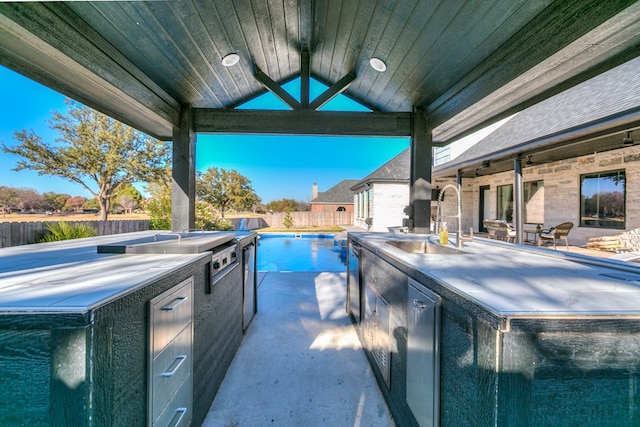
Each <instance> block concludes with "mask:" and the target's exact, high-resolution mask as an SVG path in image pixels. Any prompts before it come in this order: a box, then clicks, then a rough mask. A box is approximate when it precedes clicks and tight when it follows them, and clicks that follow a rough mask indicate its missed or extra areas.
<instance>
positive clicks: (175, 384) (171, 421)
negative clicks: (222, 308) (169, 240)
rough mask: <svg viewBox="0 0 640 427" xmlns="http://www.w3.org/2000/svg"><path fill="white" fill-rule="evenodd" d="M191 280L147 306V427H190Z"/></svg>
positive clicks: (191, 369) (191, 359) (191, 355)
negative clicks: (148, 426) (188, 426)
mask: <svg viewBox="0 0 640 427" xmlns="http://www.w3.org/2000/svg"><path fill="white" fill-rule="evenodd" d="M192 296H193V278H189V279H187V280H185V281H183V282H181V283H179V284H177V285H176V286H174V287H173V288H171V289H169V290H168V291H166V292H164V293H163V294H161V295H158V296H157V297H155V298H153V299H152V300H151V301H150V305H149V359H148V360H149V370H148V421H147V422H148V425H150V426H163V427H164V426H172V427H175V426H187V425H189V424H191V418H192V415H191V412H192V385H193V384H192V383H193V380H192V375H193V298H192Z"/></svg>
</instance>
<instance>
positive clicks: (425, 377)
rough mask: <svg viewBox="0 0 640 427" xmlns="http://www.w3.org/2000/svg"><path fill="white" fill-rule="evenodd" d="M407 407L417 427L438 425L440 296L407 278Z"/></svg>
mask: <svg viewBox="0 0 640 427" xmlns="http://www.w3.org/2000/svg"><path fill="white" fill-rule="evenodd" d="M408 291H409V292H408V298H407V324H408V336H407V404H408V405H409V408H411V412H413V416H414V417H415V418H416V420H417V421H418V424H419V425H420V427H426V426H438V425H439V424H440V296H439V295H437V294H435V293H433V292H431V291H429V290H428V289H426V288H424V287H423V286H421V285H420V284H418V282H416V281H414V280H413V279H409V286H408Z"/></svg>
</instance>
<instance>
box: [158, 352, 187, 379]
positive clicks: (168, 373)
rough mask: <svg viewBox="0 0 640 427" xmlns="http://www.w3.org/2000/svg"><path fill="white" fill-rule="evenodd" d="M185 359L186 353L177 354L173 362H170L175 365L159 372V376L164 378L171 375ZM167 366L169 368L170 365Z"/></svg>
mask: <svg viewBox="0 0 640 427" xmlns="http://www.w3.org/2000/svg"><path fill="white" fill-rule="evenodd" d="M185 360H187V355H186V354H181V355H179V356H178V357H176V360H174V361H173V363H172V365H173V364H175V365H176V366H174V368H173V369H171V370H170V371H166V372H163V373H161V374H160V376H161V377H164V378H170V377H172V376H173V374H175V373H176V371H177V370H178V369H179V368H180V366H181V365H182V364H183V363H184V361H185ZM176 362H177V363H176ZM169 368H171V366H169Z"/></svg>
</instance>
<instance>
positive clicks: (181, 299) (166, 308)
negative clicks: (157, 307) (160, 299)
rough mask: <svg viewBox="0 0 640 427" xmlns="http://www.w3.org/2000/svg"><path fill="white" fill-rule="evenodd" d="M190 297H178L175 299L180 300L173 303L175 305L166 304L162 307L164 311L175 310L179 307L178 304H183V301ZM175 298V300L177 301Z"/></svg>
mask: <svg viewBox="0 0 640 427" xmlns="http://www.w3.org/2000/svg"><path fill="white" fill-rule="evenodd" d="M187 299H188V298H187V297H178V298H176V299H175V300H178V302H177V303H175V304H173V305H165V306H164V307H162V310H164V311H172V310H175V309H176V308H178V306H179V305H180V304H182V303H183V302H185V301H186V300H187ZM175 300H174V301H175Z"/></svg>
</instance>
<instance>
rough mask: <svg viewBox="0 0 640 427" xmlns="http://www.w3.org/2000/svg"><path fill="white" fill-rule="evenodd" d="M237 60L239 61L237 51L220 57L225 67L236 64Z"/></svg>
mask: <svg viewBox="0 0 640 427" xmlns="http://www.w3.org/2000/svg"><path fill="white" fill-rule="evenodd" d="M238 61H240V55H238V54H237V53H230V54H228V55H227V56H225V57H224V58H222V65H224V66H225V67H231V66H232V65H236V64H237V63H238Z"/></svg>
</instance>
